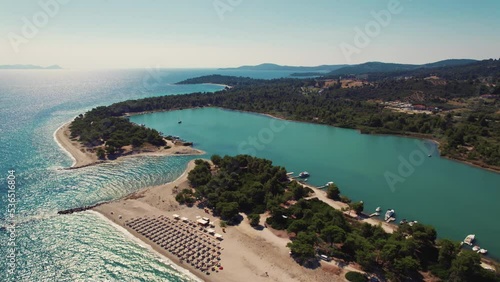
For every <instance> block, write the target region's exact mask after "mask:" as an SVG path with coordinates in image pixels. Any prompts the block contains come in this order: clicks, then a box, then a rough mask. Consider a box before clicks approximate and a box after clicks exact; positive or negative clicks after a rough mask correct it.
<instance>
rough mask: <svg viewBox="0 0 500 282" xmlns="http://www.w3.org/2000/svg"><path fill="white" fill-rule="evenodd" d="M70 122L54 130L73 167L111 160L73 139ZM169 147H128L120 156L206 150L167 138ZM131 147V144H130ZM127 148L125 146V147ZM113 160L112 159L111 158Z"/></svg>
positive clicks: (183, 153) (181, 153)
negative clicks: (175, 142) (98, 156)
mask: <svg viewBox="0 0 500 282" xmlns="http://www.w3.org/2000/svg"><path fill="white" fill-rule="evenodd" d="M70 123H71V122H68V123H66V124H64V125H62V126H61V127H59V128H58V129H57V130H56V131H55V132H54V139H55V140H56V142H57V144H59V146H60V147H61V148H63V149H64V150H65V151H66V152H67V153H68V155H70V156H71V158H72V159H73V164H72V165H71V168H73V169H76V168H81V167H87V166H90V165H95V164H100V163H103V162H106V161H110V160H99V159H98V158H97V155H96V153H95V152H94V150H93V149H92V148H86V147H85V146H83V145H82V144H80V142H78V141H77V140H72V139H71V135H70V134H71V132H70V129H69V125H70ZM166 142H167V145H168V146H169V147H170V148H169V149H165V148H157V147H154V146H143V147H142V148H141V149H140V150H131V148H126V152H125V153H123V154H122V155H120V156H118V157H117V159H119V158H125V157H136V156H179V155H184V156H186V155H203V154H205V152H204V151H202V150H198V149H194V148H192V147H190V146H182V145H176V144H174V143H173V142H172V141H170V140H166ZM128 147H130V146H128ZM124 148H125V147H124ZM111 161H112V160H111Z"/></svg>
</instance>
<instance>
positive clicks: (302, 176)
mask: <svg viewBox="0 0 500 282" xmlns="http://www.w3.org/2000/svg"><path fill="white" fill-rule="evenodd" d="M309 175H310V174H309V172H307V171H303V172H301V173H299V177H300V178H306V177H309Z"/></svg>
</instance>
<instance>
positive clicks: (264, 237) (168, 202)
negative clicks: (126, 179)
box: [91, 160, 493, 282]
mask: <svg viewBox="0 0 500 282" xmlns="http://www.w3.org/2000/svg"><path fill="white" fill-rule="evenodd" d="M194 167H195V160H191V161H190V162H189V163H188V164H187V167H186V169H185V170H184V172H183V173H182V174H181V175H180V176H179V177H178V178H177V179H175V180H174V181H171V182H168V183H166V184H162V185H158V186H150V187H145V188H143V189H141V190H138V191H136V192H133V193H131V194H129V195H127V196H125V197H123V198H121V199H118V200H114V201H111V202H107V203H103V204H101V205H98V206H95V207H93V208H92V209H91V211H93V212H96V213H99V214H100V215H101V216H102V217H104V218H105V219H106V221H107V222H110V223H111V224H112V225H113V226H115V225H116V226H115V228H116V229H118V230H119V231H122V232H123V233H124V234H125V235H126V236H127V237H131V238H132V239H134V241H135V242H136V243H138V244H139V245H141V246H146V248H147V249H148V250H152V251H153V253H154V254H156V255H157V256H159V257H160V258H165V259H164V260H163V261H162V262H165V264H167V265H169V266H171V267H173V268H174V269H176V270H177V271H179V269H182V271H179V272H181V273H183V274H185V275H188V274H187V273H189V274H191V275H194V276H196V277H197V278H198V279H201V280H202V281H208V282H218V281H224V282H226V281H247V280H248V279H250V280H251V281H256V282H265V281H279V282H285V281H286V282H288V281H300V282H305V281H320V282H322V281H325V282H326V281H343V278H344V276H343V275H344V274H345V273H346V272H348V271H360V269H358V268H357V267H356V266H355V265H353V264H347V265H345V266H342V267H339V266H338V264H337V262H336V259H335V258H333V259H332V261H331V262H324V261H321V262H320V266H319V267H318V268H317V269H308V268H305V267H303V266H301V265H299V264H297V263H296V262H295V261H294V260H293V259H291V257H290V256H289V249H288V247H286V244H287V243H288V242H290V239H289V238H288V236H287V235H286V234H285V233H283V232H282V231H277V230H273V229H272V228H267V227H266V228H263V229H261V230H257V229H254V228H252V227H251V226H250V225H249V222H248V219H246V218H245V216H244V215H242V216H243V217H244V219H243V221H242V222H241V223H240V224H239V225H236V226H230V227H228V228H226V230H222V228H220V227H219V223H220V219H219V218H218V217H214V216H213V215H211V214H210V212H208V213H206V212H204V210H203V208H198V207H196V206H193V207H187V206H185V205H179V204H178V203H177V201H176V200H175V193H176V192H174V191H175V190H177V191H180V190H182V189H185V188H190V185H189V181H188V179H187V177H188V173H189V171H191V170H192V169H193V168H194ZM299 183H300V182H299ZM300 184H301V185H303V186H306V187H309V188H311V189H312V190H313V192H314V195H312V196H310V197H309V198H308V199H310V198H318V199H319V200H321V201H323V202H324V203H326V204H328V205H330V206H332V207H333V208H335V209H337V210H340V211H342V209H343V208H345V207H348V204H346V203H343V202H340V201H335V200H332V199H329V198H327V196H326V192H325V191H324V190H322V189H320V188H318V187H316V186H313V185H310V184H305V183H300ZM343 213H344V215H345V216H346V217H352V218H356V220H357V221H359V222H366V223H369V224H371V225H374V226H377V225H380V226H381V227H382V229H383V230H384V231H385V232H387V233H389V234H390V233H393V232H395V231H396V230H397V229H398V225H395V224H390V223H387V222H385V221H383V220H381V219H379V218H370V217H368V218H359V217H357V216H356V217H354V216H352V215H350V213H348V212H347V211H344V212H343ZM174 214H179V215H180V216H181V217H187V218H188V219H189V220H192V221H193V222H194V221H195V220H196V218H199V217H201V216H205V217H208V218H210V221H211V222H213V224H214V226H215V227H213V229H214V230H215V232H217V233H219V234H223V236H224V240H223V241H222V242H221V243H220V246H222V251H221V252H222V254H221V255H220V256H221V259H222V260H221V261H220V263H221V265H222V266H224V270H220V271H217V272H216V273H215V272H214V273H211V274H210V275H206V274H204V273H203V272H201V271H200V270H198V269H197V268H195V267H192V266H191V265H189V263H185V262H184V261H183V260H181V259H180V258H178V257H176V256H174V255H173V254H172V253H170V252H168V251H167V250H166V249H165V248H162V247H161V246H160V245H159V244H157V243H155V242H156V241H154V240H153V239H152V238H154V234H151V235H149V234H144V233H142V234H141V233H139V231H136V230H134V228H133V227H132V226H130V225H128V224H127V222H131V221H133V220H134V219H137V218H152V219H154V218H160V217H162V216H163V217H165V218H170V219H173V216H174ZM266 217H267V212H266V213H265V214H263V215H261V222H260V223H261V225H262V226H265V220H266ZM172 221H173V220H172ZM221 230H222V231H221ZM192 232H194V229H193V231H192ZM168 242H170V241H168ZM242 254H244V255H242ZM481 261H482V262H483V264H484V265H488V264H489V265H493V263H491V261H490V260H489V259H485V258H482V259H481ZM278 262H279V263H278Z"/></svg>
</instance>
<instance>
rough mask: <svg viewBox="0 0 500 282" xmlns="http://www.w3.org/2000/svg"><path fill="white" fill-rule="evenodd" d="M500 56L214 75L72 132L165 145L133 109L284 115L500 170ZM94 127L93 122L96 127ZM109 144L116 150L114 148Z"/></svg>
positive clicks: (85, 121)
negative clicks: (435, 148) (402, 140)
mask: <svg viewBox="0 0 500 282" xmlns="http://www.w3.org/2000/svg"><path fill="white" fill-rule="evenodd" d="M499 69H500V61H499V60H485V61H481V62H475V63H472V64H470V65H466V66H451V67H440V68H433V69H429V68H425V69H416V70H413V71H406V72H405V73H404V76H399V75H398V74H399V72H396V73H393V72H390V73H383V74H382V73H373V74H362V75H350V76H342V77H341V76H338V77H320V78H308V79H293V78H282V79H272V80H263V79H252V78H248V77H232V76H222V75H210V76H204V77H198V78H192V79H188V80H185V81H181V82H179V84H190V83H196V84H198V83H217V84H224V85H228V86H230V87H226V88H225V89H224V90H222V91H218V92H215V93H192V94H186V95H175V96H162V97H152V98H145V99H139V100H129V101H124V102H119V103H115V104H112V105H110V106H107V107H99V108H96V109H93V110H91V111H89V112H87V113H86V114H85V115H82V116H79V117H78V118H76V119H75V121H74V122H73V123H72V125H71V130H72V136H73V137H74V138H78V139H79V140H80V141H81V142H83V143H84V144H87V145H92V144H96V143H99V144H103V145H104V148H105V151H110V152H112V151H113V149H117V148H119V147H120V146H126V145H133V146H142V144H145V143H149V144H153V145H155V146H163V143H162V138H161V136H160V134H159V133H158V132H157V131H155V130H153V129H147V128H144V127H141V126H139V125H135V124H132V123H130V122H129V121H128V120H126V119H125V118H124V117H123V116H124V115H125V114H128V113H141V112H150V111H166V110H180V109H187V108H196V107H221V108H226V109H231V110H241V111H249V112H256V113H263V114H270V115H273V116H277V117H280V118H285V119H290V120H296V121H303V122H310V123H317V124H325V125H331V126H337V127H343V128H352V129H358V130H360V131H361V132H362V133H367V134H394V135H405V136H414V137H419V138H426V139H432V140H435V141H437V142H438V143H439V148H440V152H441V154H442V155H444V156H446V157H449V158H452V159H456V160H460V161H464V162H467V163H470V164H473V165H477V166H481V167H485V168H489V169H492V170H496V171H500V107H499V103H500V102H499V101H500V99H499V96H500V85H499V82H500V71H499ZM91 123H92V124H93V125H92V126H89V125H90V124H91ZM108 148H109V149H108Z"/></svg>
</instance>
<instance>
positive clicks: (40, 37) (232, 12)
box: [0, 0, 500, 68]
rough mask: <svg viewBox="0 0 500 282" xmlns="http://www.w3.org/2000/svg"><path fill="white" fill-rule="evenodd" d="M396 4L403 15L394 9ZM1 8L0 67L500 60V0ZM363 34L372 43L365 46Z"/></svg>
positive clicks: (76, 2) (112, 1)
mask: <svg viewBox="0 0 500 282" xmlns="http://www.w3.org/2000/svg"><path fill="white" fill-rule="evenodd" d="M66 2H67V3H66ZM40 3H48V4H50V5H49V8H48V9H44V8H43V7H42V6H43V5H41V4H40ZM54 3H55V4H54ZM396 4H397V7H398V8H397V9H396V10H397V11H396V10H394V9H392V10H391V9H389V8H388V7H389V5H396ZM0 7H1V9H0V64H38V65H50V64H59V65H62V66H63V67H66V68H136V67H138V68H141V67H155V66H160V67H225V66H239V65H245V64H259V63H263V62H273V63H278V64H286V65H319V64H345V63H361V62H366V61H384V62H401V63H427V62H432V61H438V60H441V59H447V58H475V59H484V58H491V57H493V58H498V57H500V52H499V50H500V36H499V34H500V1H496V0H484V1H460V0H458V1H457V0H454V1H452V0H441V1H431V0H419V1H416V0H413V1H411V0H377V1H357V0H342V1H335V0H316V1H300V0H267V1H265V0H179V1H173V0H170V1H168V0H165V1H162V0H143V1H128V0H121V1H119V0H101V1H97V0H85V1H83V0H39V1H25V0H17V1H10V0H0ZM52 11H53V13H52ZM381 11H382V12H381ZM374 13H382V14H387V13H389V15H390V20H389V21H386V22H381V21H379V20H377V19H376V18H375V17H374V16H373V14H374ZM30 25H33V26H34V29H35V31H34V32H33V30H30V29H29V28H27V26H30ZM33 26H32V27H33ZM377 26H378V28H377ZM367 27H372V28H373V29H372V33H371V34H368V32H367V31H366V28H367ZM26 30H28V32H27V33H26ZM358 31H361V32H362V33H363V34H364V35H359V32H358ZM356 36H358V37H360V36H361V37H363V36H364V37H365V38H368V40H367V41H366V40H365V41H364V43H363V44H357V43H356V42H358V41H356V40H355V39H356V38H355V37H356ZM358 43H359V42H358Z"/></svg>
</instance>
